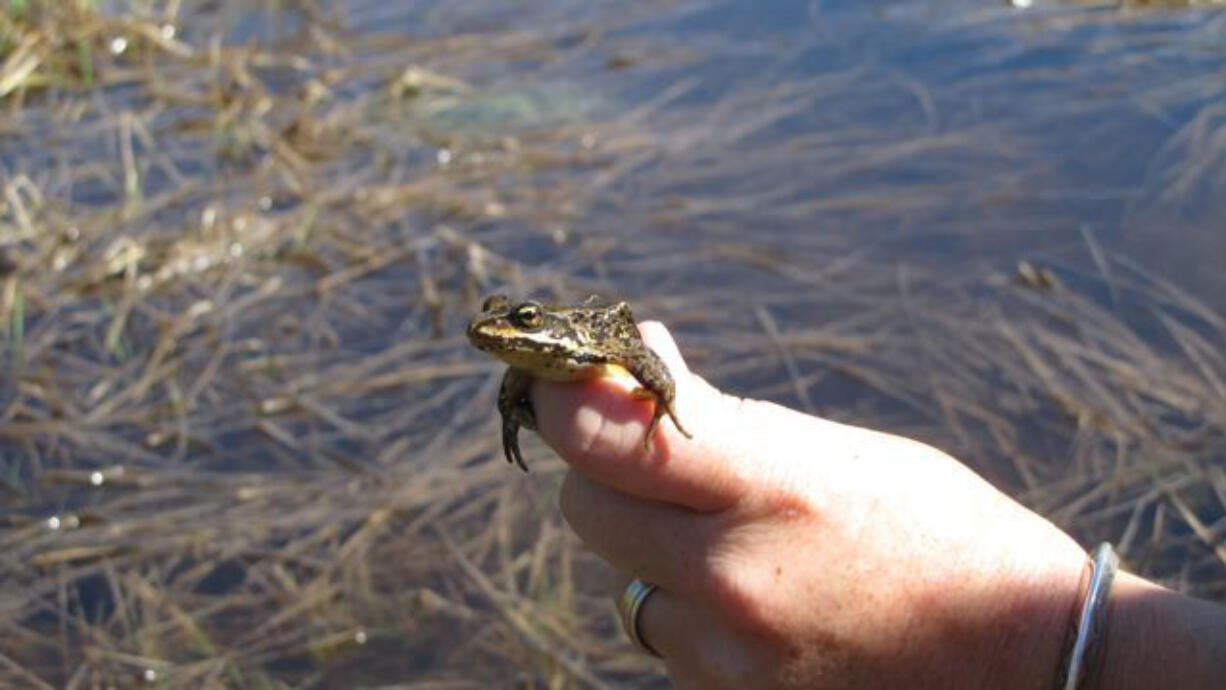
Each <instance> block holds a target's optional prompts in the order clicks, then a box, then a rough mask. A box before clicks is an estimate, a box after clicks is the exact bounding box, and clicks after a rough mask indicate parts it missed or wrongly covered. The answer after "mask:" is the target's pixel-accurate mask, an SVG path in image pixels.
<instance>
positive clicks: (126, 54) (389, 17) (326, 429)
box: [0, 0, 1226, 688]
mask: <svg viewBox="0 0 1226 690" xmlns="http://www.w3.org/2000/svg"><path fill="white" fill-rule="evenodd" d="M450 5H451V4H450V3H447V4H444V3H426V2H423V3H380V2H374V1H373V0H371V1H364V0H352V1H350V2H339V1H338V2H324V1H323V0H319V1H313V0H296V1H291V0H267V1H266V2H261V3H239V2H230V1H228V0H221V1H206V0H199V1H195V0H164V1H155V0H143V1H141V0H130V1H126V2H122V1H118V0H117V1H115V2H85V1H78V2H52V1H46V2H39V1H36V0H21V1H19V0H6V1H5V4H4V11H3V12H2V13H0V112H2V113H3V116H2V117H0V183H2V189H0V192H2V196H0V685H3V686H5V687H31V688H50V687H70V688H90V687H134V686H141V685H148V686H151V687H257V688H260V687H270V688H271V687H359V686H361V687H380V686H396V687H423V688H425V687H429V688H453V687H455V688H459V687H492V686H501V687H507V686H515V687H550V688H567V687H662V686H663V681H662V677H661V676H660V675H659V670H660V669H659V667H658V665H657V664H656V662H655V661H654V660H652V659H649V658H645V657H644V656H643V655H640V654H638V653H637V652H635V651H634V650H633V649H632V648H631V647H630V646H629V645H628V644H627V643H626V641H625V640H624V638H623V636H622V634H621V631H620V629H619V628H618V623H617V614H616V611H615V609H614V606H613V603H612V601H611V599H610V597H609V593H610V589H609V586H610V584H611V583H610V581H609V579H608V578H609V574H607V573H605V572H604V571H603V570H602V569H601V567H600V566H599V564H598V562H597V561H596V559H595V558H594V557H593V556H592V555H590V554H588V553H586V552H584V550H583V549H582V548H581V547H580V545H579V544H578V543H577V541H576V540H575V538H574V537H573V536H572V535H571V534H570V533H569V532H568V530H567V528H566V526H565V524H564V523H563V522H562V520H561V518H560V516H559V514H558V512H557V508H556V496H555V494H556V488H557V485H558V482H559V481H560V479H561V476H562V470H563V467H562V465H561V462H560V461H559V460H557V459H556V458H554V457H553V456H552V455H551V454H550V453H549V452H548V451H547V450H546V449H545V448H544V447H543V446H542V445H541V444H540V443H539V442H536V441H535V439H531V438H529V437H530V435H529V434H524V438H523V447H524V452H525V455H526V456H527V461H528V464H529V465H531V466H532V468H533V472H532V474H531V475H528V476H521V475H520V473H519V472H517V471H514V470H513V469H509V468H508V467H507V465H506V462H505V461H504V459H503V457H502V450H501V446H500V442H499V433H498V416H497V414H496V412H495V407H494V396H495V394H496V391H497V386H498V382H499V377H500V375H501V369H502V367H501V366H499V365H498V364H496V363H494V362H492V361H490V360H489V359H488V358H486V357H484V356H482V355H480V354H479V353H477V352H475V351H472V350H471V349H470V348H469V347H468V345H467V344H466V342H465V340H464V336H463V324H464V323H465V322H466V321H467V319H468V317H469V316H470V315H471V314H472V313H473V312H475V311H476V310H477V309H478V307H479V305H480V302H481V298H482V296H484V295H485V294H487V293H490V292H494V291H496V290H498V291H506V292H510V293H513V294H523V295H527V294H534V295H538V296H542V297H546V298H557V299H573V298H575V297H580V296H583V295H586V294H589V293H592V292H598V293H604V294H608V295H614V296H617V297H621V298H625V299H628V300H630V301H631V302H632V304H634V305H635V309H636V314H637V315H638V316H639V317H640V318H643V317H649V318H656V319H660V320H663V321H665V322H666V323H668V324H669V326H670V327H671V328H672V329H673V330H674V332H675V333H676V334H677V337H678V340H679V342H680V344H681V346H682V348H683V350H684V351H685V352H686V354H687V356H688V357H689V358H690V360H691V364H692V366H693V367H694V368H695V370H696V371H698V372H699V373H701V374H702V375H703V376H705V377H707V378H708V379H710V380H712V381H713V382H716V383H717V384H719V385H720V386H722V387H725V388H726V389H729V390H730V391H732V392H736V393H739V394H742V395H749V396H755V397H762V398H769V399H772V400H776V401H779V402H781V403H784V404H788V405H791V406H795V407H798V408H801V409H805V410H808V411H811V412H815V413H819V414H823V415H826V416H829V417H832V418H836V419H839V420H842V421H848V422H853V423H857V424H862V425H865V426H871V427H875V428H880V429H886V430H890V431H894V432H899V433H904V434H907V435H911V436H914V437H917V438H922V439H924V440H927V441H930V442H932V443H935V444H937V445H939V446H941V447H942V448H945V449H947V450H949V451H950V452H952V453H953V454H955V455H956V456H958V457H959V458H962V459H964V460H965V461H966V462H968V463H969V464H971V465H972V466H973V467H974V468H975V469H976V470H977V471H978V472H980V473H982V474H983V475H985V476H986V477H988V478H989V479H990V480H991V481H992V482H993V483H994V484H996V485H997V486H999V487H1001V488H1002V489H1003V490H1005V491H1007V492H1009V493H1010V494H1012V495H1015V496H1017V497H1018V498H1019V499H1020V500H1021V501H1023V502H1024V503H1026V504H1027V505H1029V506H1032V507H1034V508H1035V509H1037V510H1038V511H1039V512H1041V513H1043V514H1044V515H1047V516H1049V517H1051V519H1053V520H1054V521H1055V522H1057V523H1058V524H1060V525H1061V526H1062V527H1064V528H1066V529H1068V530H1070V531H1071V532H1072V533H1073V534H1074V535H1076V536H1077V537H1078V538H1079V539H1080V540H1081V541H1082V543H1083V544H1089V543H1091V542H1093V541H1095V540H1099V539H1112V540H1114V541H1115V542H1116V544H1117V546H1118V549H1119V551H1120V553H1121V555H1122V557H1123V559H1124V561H1125V562H1126V563H1127V565H1128V566H1129V567H1130V568H1132V569H1134V570H1136V571H1137V572H1140V573H1141V574H1144V575H1146V576H1148V577H1152V578H1155V579H1158V580H1160V581H1162V582H1164V583H1166V584H1168V585H1170V586H1172V587H1176V588H1179V589H1181V590H1183V591H1188V592H1190V593H1193V594H1196V595H1198V596H1202V597H1207V598H1211V599H1215V600H1218V601H1226V469H1224V463H1223V460H1224V458H1226V349H1223V347H1222V344H1223V343H1226V282H1223V279H1222V275H1221V258H1220V257H1222V256H1226V244H1223V238H1222V235H1221V232H1220V223H1219V222H1218V220H1217V219H1220V218H1221V217H1222V216H1221V212H1222V211H1223V210H1226V209H1224V208H1223V202H1222V199H1226V195H1224V194H1222V193H1221V192H1222V191H1223V187H1226V175H1224V172H1226V168H1224V167H1223V164H1222V161H1223V160H1226V156H1224V155H1223V154H1224V153H1226V119H1224V118H1223V110H1222V105H1221V104H1222V103H1223V102H1226V99H1224V98H1223V95H1224V94H1223V91H1224V90H1226V85H1224V84H1223V82H1222V80H1221V70H1222V68H1223V66H1226V55H1224V54H1223V53H1222V51H1221V48H1220V40H1219V38H1220V36H1221V31H1222V29H1223V28H1226V27H1224V26H1223V21H1222V19H1221V18H1220V17H1218V16H1217V15H1216V14H1212V13H1203V12H1199V11H1187V10H1184V11H1165V10H1164V11H1161V12H1156V13H1147V12H1143V11H1141V10H1138V9H1136V8H1132V9H1126V10H1123V11H1115V10H1110V11H1108V10H1104V9H1103V8H1098V9H1093V8H1092V9H1086V8H1084V7H1077V6H1076V5H1074V4H1066V5H1052V6H1047V7H1045V8H1041V9H1039V10H1036V11H1035V12H1032V13H1020V12H1015V11H1012V10H1010V9H1009V8H1007V7H1003V6H1001V5H998V4H996V3H990V4H989V3H973V2H969V0H931V1H930V2H926V3H912V4H899V3H891V2H881V3H864V4H859V3H837V2H836V3H829V4H827V5H822V4H820V3H807V4H806V3H784V2H773V3H766V4H765V5H764V6H763V7H764V9H763V8H756V7H753V6H752V4H750V3H738V2H724V3H715V4H708V5H710V6H709V7H705V6H691V5H688V4H685V3H674V2H664V1H661V2H647V1H644V2H637V1H636V2H634V3H624V4H620V5H619V8H618V9H617V11H616V12H613V11H611V10H605V9H601V8H600V7H596V8H593V7H589V6H587V4H586V3H579V2H567V3H543V2H532V1H523V2H515V3H497V4H495V3H473V4H471V5H470V4H465V7H464V8H463V9H461V8H457V7H450ZM852 5H855V7H852ZM869 6H871V7H869ZM796 27H800V29H799V30H798V29H797V28H796ZM902 36H906V37H907V38H906V39H905V40H904V39H902V38H900V37H902ZM508 678H510V679H512V680H510V681H508V680H507V679H508Z"/></svg>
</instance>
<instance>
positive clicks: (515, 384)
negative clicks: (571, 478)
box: [498, 368, 536, 472]
mask: <svg viewBox="0 0 1226 690" xmlns="http://www.w3.org/2000/svg"><path fill="white" fill-rule="evenodd" d="M531 381H532V377H531V376H528V375H525V374H524V373H523V372H521V371H520V370H518V369H514V368H512V369H508V370H507V373H506V375H505V376H503V379H502V387H501V388H500V389H499V391H498V412H499V413H501V415H502V453H503V455H505V456H506V458H507V462H509V463H511V464H514V465H519V468H520V469H521V470H523V471H525V472H527V471H528V465H527V464H526V463H524V455H523V453H522V452H520V450H519V429H520V427H524V428H527V429H536V413H535V412H533V410H532V399H531V398H530V397H529V396H528V390H529V384H530V383H531Z"/></svg>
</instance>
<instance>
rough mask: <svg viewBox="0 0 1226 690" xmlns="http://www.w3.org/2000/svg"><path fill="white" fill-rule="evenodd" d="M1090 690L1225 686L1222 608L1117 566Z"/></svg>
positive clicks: (1225, 611) (1224, 614) (1225, 630)
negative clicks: (1104, 643)
mask: <svg viewBox="0 0 1226 690" xmlns="http://www.w3.org/2000/svg"><path fill="white" fill-rule="evenodd" d="M1106 622H1107V646H1106V648H1105V649H1104V650H1103V651H1104V654H1103V656H1102V666H1101V668H1099V669H1098V670H1097V672H1096V676H1097V681H1096V682H1094V683H1093V684H1091V685H1089V686H1088V687H1089V688H1090V689H1091V690H1101V689H1105V688H1111V690H1131V689H1132V688H1137V689H1141V688H1157V687H1170V688H1181V689H1183V688H1187V689H1197V688H1206V689H1208V688H1223V687H1226V663H1224V662H1223V659H1226V609H1223V608H1222V607H1220V606H1217V605H1215V604H1212V603H1210V602H1207V601H1201V600H1199V599H1195V598H1192V597H1189V596H1185V595H1182V594H1179V593H1177V592H1173V591H1171V590H1168V589H1166V588H1164V587H1161V586H1159V585H1156V584H1154V583H1152V582H1149V581H1147V580H1144V579H1142V578H1140V577H1137V576H1136V575H1132V574H1130V573H1125V572H1121V573H1119V576H1118V578H1117V581H1116V585H1115V588H1114V590H1113V592H1112V595H1111V603H1110V607H1109V610H1108V613H1107V619H1106Z"/></svg>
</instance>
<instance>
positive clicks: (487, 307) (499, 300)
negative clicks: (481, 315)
mask: <svg viewBox="0 0 1226 690" xmlns="http://www.w3.org/2000/svg"><path fill="white" fill-rule="evenodd" d="M509 303H510V300H508V299H507V296H506V295H490V296H489V297H486V298H485V302H484V303H483V304H482V305H481V311H505V310H506V308H507V305H508V304H509Z"/></svg>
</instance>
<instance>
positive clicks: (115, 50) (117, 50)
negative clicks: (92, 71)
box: [108, 36, 128, 55]
mask: <svg viewBox="0 0 1226 690" xmlns="http://www.w3.org/2000/svg"><path fill="white" fill-rule="evenodd" d="M108 47H109V48H110V49H111V55H123V52H124V51H125V50H127V49H128V39H126V38H124V37H123V36H116V37H115V38H112V39H111V42H110V43H109V44H108Z"/></svg>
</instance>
